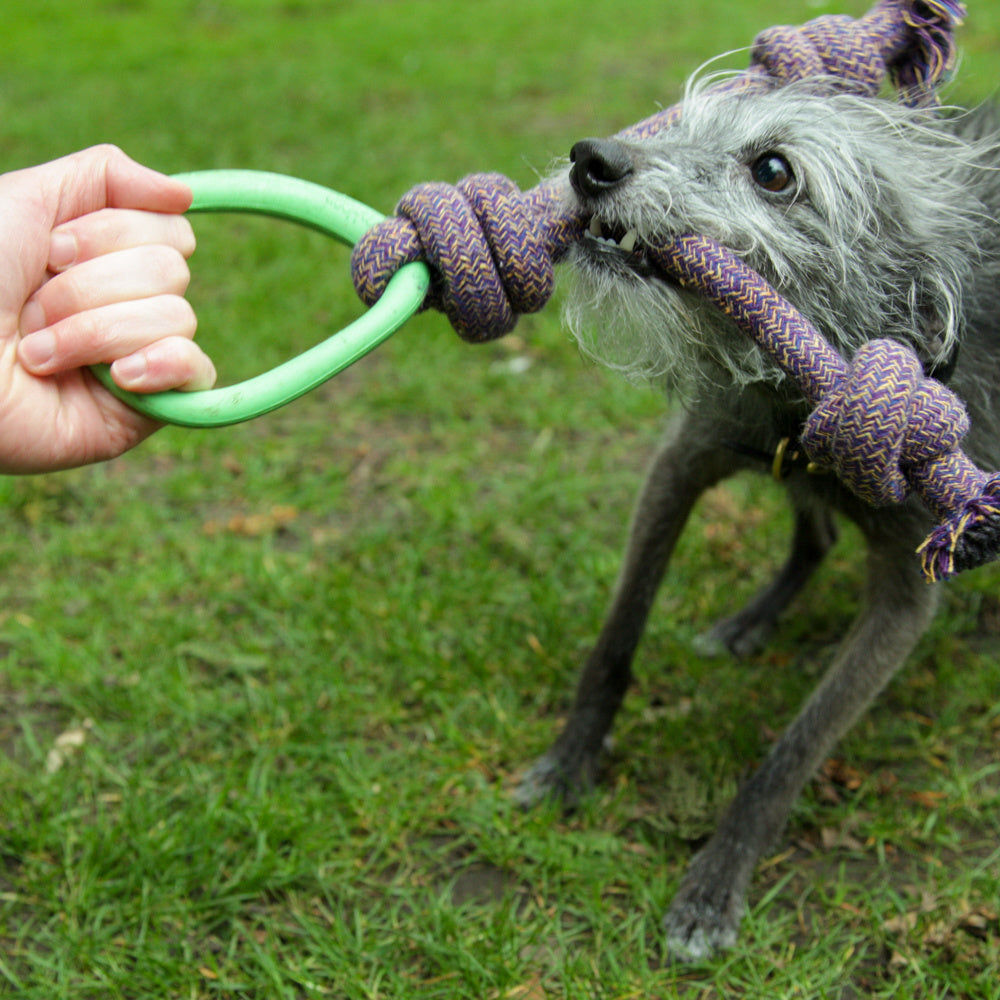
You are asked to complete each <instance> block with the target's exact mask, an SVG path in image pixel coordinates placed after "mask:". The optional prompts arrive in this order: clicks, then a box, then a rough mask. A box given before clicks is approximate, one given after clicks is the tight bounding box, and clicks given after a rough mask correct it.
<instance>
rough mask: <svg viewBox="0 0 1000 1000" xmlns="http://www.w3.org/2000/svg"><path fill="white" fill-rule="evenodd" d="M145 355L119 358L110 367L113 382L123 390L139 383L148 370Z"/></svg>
mask: <svg viewBox="0 0 1000 1000" xmlns="http://www.w3.org/2000/svg"><path fill="white" fill-rule="evenodd" d="M148 367H149V366H148V365H147V364H146V355H145V354H130V355H129V356H128V357H127V358H119V359H118V360H117V361H115V362H114V363H113V364H112V365H111V374H112V375H114V377H115V381H116V382H117V383H118V384H119V385H121V386H122V387H123V388H124V387H126V384H127V385H128V386H134V385H135V384H136V383H137V382H139V381H140V380H141V379H142V377H143V375H145V374H146V371H147V369H148Z"/></svg>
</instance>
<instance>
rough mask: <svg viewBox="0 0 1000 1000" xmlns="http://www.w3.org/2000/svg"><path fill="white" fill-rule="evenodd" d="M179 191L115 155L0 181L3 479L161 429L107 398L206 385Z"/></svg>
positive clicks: (75, 159)
mask: <svg viewBox="0 0 1000 1000" xmlns="http://www.w3.org/2000/svg"><path fill="white" fill-rule="evenodd" d="M190 203H191V192H190V190H189V189H188V188H187V186H186V185H184V184H182V183H180V182H179V181H175V180H173V179H171V178H169V177H166V176H164V175H163V174H159V173H156V172H155V171H152V170H149V169H147V168H146V167H143V166H141V165H139V164H138V163H136V162H135V161H133V160H131V159H129V158H128V157H127V156H125V154H124V153H122V152H121V151H120V150H118V149H116V148H114V147H112V146H98V147H93V148H92V149H88V150H84V151H83V152H80V153H74V154H72V155H71V156H67V157H64V158H62V159H59V160H54V161H52V162H51V163H47V164H43V165H41V166H38V167H31V168H28V169H26V170H19V171H16V172H13V173H9V174H4V175H0V472H41V471H48V470H54V469H62V468H69V467H71V466H75V465H83V464H86V463H88V462H97V461H102V460H104V459H108V458H113V457H114V456H116V455H120V454H121V453H122V452H124V451H126V450H128V449H129V448H131V447H134V446H135V445H136V444H138V443H139V442H140V441H141V440H143V439H144V438H145V437H147V436H148V435H149V434H151V433H152V432H153V431H154V430H155V429H156V428H157V427H158V426H159V425H158V424H157V423H156V422H154V421H152V420H150V419H149V418H147V417H143V416H141V415H139V414H138V413H136V412H135V411H134V410H132V409H131V408H130V407H128V406H127V405H125V404H124V403H122V402H120V401H119V400H117V399H115V398H114V397H113V396H112V395H111V394H110V393H108V392H107V391H106V390H105V389H104V388H103V387H102V386H101V385H100V383H99V382H98V381H97V380H96V379H95V378H94V376H93V375H92V374H91V373H90V372H89V371H88V369H87V366H89V365H92V364H96V363H99V362H105V363H110V364H111V373H112V377H113V378H114V380H115V382H116V383H117V384H118V385H120V386H121V387H122V388H124V389H130V390H132V391H133V392H159V391H161V390H163V389H172V388H177V389H204V388H209V387H210V386H211V385H212V384H213V383H214V381H215V369H214V367H213V365H212V362H211V361H210V360H209V358H208V357H207V356H206V355H205V354H204V353H203V352H202V351H201V349H200V348H199V347H198V346H197V345H196V344H194V343H193V341H192V339H191V338H192V337H193V336H194V331H195V326H196V321H195V316H194V312H193V310H192V309H191V306H190V305H189V303H188V302H187V300H186V299H185V298H184V297H183V296H184V292H185V290H186V289H187V285H188V281H189V277H190V275H189V271H188V267H187V258H188V257H189V256H190V255H191V253H192V252H193V251H194V246H195V240H194V234H193V232H192V230H191V226H190V224H189V223H188V221H187V220H186V219H185V218H184V217H183V216H182V215H181V214H180V213H182V212H184V211H185V210H186V209H187V208H188V207H189V205H190Z"/></svg>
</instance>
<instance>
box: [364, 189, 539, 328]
mask: <svg viewBox="0 0 1000 1000" xmlns="http://www.w3.org/2000/svg"><path fill="white" fill-rule="evenodd" d="M396 213H397V214H396V216H395V217H394V218H390V219H386V220H384V221H383V222H381V223H379V224H378V225H377V226H375V227H374V228H373V229H371V230H369V231H368V232H367V233H366V234H365V235H364V237H363V238H362V239H361V240H360V241H359V242H358V244H357V245H356V246H355V248H354V252H353V253H352V255H351V273H352V277H353V278H354V283H355V287H356V289H357V291H358V294H359V295H360V296H361V298H362V300H363V301H364V302H366V303H367V304H369V305H371V304H372V303H374V302H375V301H377V300H378V298H379V296H381V294H382V292H383V291H384V290H385V286H386V284H388V281H389V279H390V278H391V277H392V275H393V274H394V273H395V272H396V270H397V269H398V268H399V267H401V266H402V265H403V264H406V263H409V262H410V261H413V260H424V261H426V262H427V264H428V265H429V266H430V267H431V270H432V274H433V278H432V282H431V290H430V293H429V295H428V302H427V303H425V305H433V306H435V307H436V308H438V309H440V310H441V311H442V312H444V313H445V314H446V315H447V316H448V319H449V320H450V321H451V324H452V326H453V327H454V328H455V329H456V330H457V331H458V333H459V334H460V335H461V336H462V337H463V338H465V339H466V340H470V341H476V342H482V341H485V340H491V339H493V338H496V337H500V336H502V335H503V334H505V333H509V332H510V331H511V330H512V329H513V328H514V326H515V324H516V323H517V319H518V316H519V315H520V314H521V313H529V312H537V311H538V310H539V309H541V308H542V306H544V305H545V303H546V302H547V301H548V300H549V297H550V296H551V294H552V289H553V285H554V281H555V279H554V271H553V265H552V257H551V254H550V252H549V249H548V246H547V245H546V239H545V235H546V234H545V233H544V232H543V227H542V226H540V225H539V219H538V214H537V212H536V210H535V207H534V206H533V205H532V203H531V202H530V201H529V200H528V199H527V198H526V196H525V195H523V194H522V193H521V191H520V190H519V189H518V187H517V185H516V184H514V182H513V181H511V180H510V179H509V178H507V177H504V176H503V175H502V174H473V175H471V176H469V177H466V178H464V179H463V180H461V181H459V183H458V184H457V185H454V186H453V185H450V184H439V183H434V184H420V185H418V186H417V187H414V188H411V190H410V191H408V192H407V193H406V194H405V195H404V196H403V198H402V199H401V200H400V202H399V204H398V205H397V206H396Z"/></svg>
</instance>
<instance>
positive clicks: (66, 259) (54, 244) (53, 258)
mask: <svg viewBox="0 0 1000 1000" xmlns="http://www.w3.org/2000/svg"><path fill="white" fill-rule="evenodd" d="M76 254H77V248H76V237H75V236H71V235H70V234H69V233H62V232H60V231H59V230H58V229H57V230H56V231H55V232H54V233H53V234H52V237H51V238H50V240H49V267H50V268H51V269H52V270H53V271H63V270H65V269H66V268H67V267H70V266H71V265H72V264H75V263H76Z"/></svg>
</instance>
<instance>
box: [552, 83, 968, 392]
mask: <svg viewBox="0 0 1000 1000" xmlns="http://www.w3.org/2000/svg"><path fill="white" fill-rule="evenodd" d="M984 157H985V154H984V152H983V147H982V144H979V145H977V144H974V143H968V142H965V141H962V140H960V139H959V138H957V137H956V135H955V134H954V130H953V129H951V128H949V127H948V126H947V125H946V124H944V123H942V122H940V121H938V120H936V119H933V118H931V117H929V116H928V115H926V114H925V113H920V112H914V111H913V110H912V109H910V108H906V107H903V106H901V105H898V104H895V103H890V102H886V101H881V100H874V99H871V98H864V97H860V96H856V95H852V94H845V93H842V92H841V93H834V92H831V90H830V88H829V87H826V86H824V85H823V84H822V82H821V81H820V82H813V83H810V84H797V85H791V86H785V87H780V88H777V87H776V88H774V89H771V90H765V91H759V92H754V93H741V94H734V93H732V92H725V91H718V90H712V89H709V88H704V89H698V88H692V89H691V90H690V91H689V93H688V95H687V97H686V99H685V102H684V104H683V110H682V114H681V116H680V119H679V120H678V122H677V123H676V124H674V125H672V126H670V127H668V128H666V129H664V130H663V131H661V132H660V133H658V134H656V135H654V136H653V137H652V138H649V139H643V140H629V139H627V138H614V139H606V140H584V141H582V142H580V143H578V144H577V145H576V146H575V147H574V149H573V153H572V155H571V161H572V162H571V166H570V171H569V177H570V182H571V185H572V189H573V192H574V197H575V199H577V201H578V202H579V203H581V204H582V206H583V207H584V209H585V210H586V211H587V212H588V213H589V214H590V215H591V217H592V222H591V227H590V231H589V234H588V236H587V237H586V238H584V239H583V240H582V241H580V242H579V243H578V244H577V245H576V246H575V247H574V248H573V250H572V253H571V256H570V263H571V265H572V267H571V271H572V272H573V274H574V275H575V284H574V286H573V288H572V289H571V291H570V294H569V295H568V296H567V299H566V301H567V306H566V312H567V315H568V318H569V321H570V325H571V327H572V329H573V330H574V332H575V333H576V334H577V336H578V337H579V338H580V340H581V342H582V343H583V345H584V347H585V348H586V349H587V350H588V351H589V352H590V353H592V354H594V355H595V356H597V357H598V358H599V359H600V360H602V361H604V362H605V363H608V364H611V365H613V366H614V367H619V368H622V369H624V370H626V371H627V372H629V373H631V374H636V375H642V376H653V377H657V376H665V377H667V379H668V381H670V382H671V383H673V384H675V385H680V386H682V387H683V386H685V385H690V384H691V382H692V380H693V381H694V382H698V381H699V380H704V379H706V378H709V379H712V380H713V381H715V382H728V383H737V384H747V383H750V382H760V381H763V382H771V383H774V384H777V383H779V382H781V381H782V379H783V376H782V374H781V372H780V371H779V370H778V369H777V367H776V366H775V365H774V363H773V362H772V361H771V360H770V359H769V358H767V357H766V356H765V355H764V354H763V353H762V352H761V351H760V350H759V349H758V348H757V347H756V346H755V345H754V344H753V343H752V342H751V341H750V340H749V339H748V338H746V337H745V336H743V335H741V334H740V333H739V332H738V331H737V330H736V329H735V327H734V326H733V325H732V323H731V322H730V321H729V320H728V319H727V318H726V317H725V316H724V315H723V314H722V313H720V312H719V311H718V310H717V309H716V308H715V307H713V306H711V305H710V304H708V303H706V302H704V301H703V300H701V299H699V298H698V297H697V296H695V295H693V294H691V293H689V292H686V291H684V290H682V289H681V288H680V287H679V286H678V285H677V284H676V283H675V282H674V281H673V280H672V279H671V278H670V277H669V275H668V274H666V273H664V272H663V270H661V269H660V268H659V267H658V265H657V257H656V253H655V247H656V246H657V245H663V244H665V243H668V242H670V241H671V240H672V239H673V238H675V237H677V236H680V235H684V234H687V233H695V234H700V235H705V236H710V237H712V238H713V239H715V240H718V241H719V242H721V243H724V244H725V245H726V246H728V247H730V248H731V249H732V250H734V251H735V252H736V253H737V254H739V255H740V256H741V257H742V258H743V259H744V260H745V261H746V262H747V263H749V264H750V265H751V266H752V267H753V268H754V269H755V270H756V271H757V272H758V273H760V274H761V275H762V276H763V277H764V278H765V279H767V280H768V281H769V282H770V283H771V284H772V285H773V286H774V287H775V288H776V289H777V290H778V291H779V292H780V293H781V294H782V295H784V296H785V297H786V298H787V299H789V300H790V301H791V302H792V303H793V304H794V305H795V306H797V307H798V308H799V309H800V310H801V311H802V312H803V313H804V314H805V315H806V316H807V317H808V318H809V319H810V320H811V321H812V322H813V323H814V324H815V325H816V326H817V327H818V328H819V329H820V331H821V332H822V333H823V334H824V335H825V336H826V337H827V338H828V339H829V340H830V342H831V343H832V344H834V345H835V346H836V347H838V349H840V350H841V351H842V352H843V353H845V354H846V355H850V354H852V353H853V351H854V350H855V349H856V348H857V346H858V345H859V344H860V343H862V342H864V341H866V340H869V339H872V338H874V337H879V336H891V337H896V338H898V339H900V340H903V341H905V342H907V343H909V344H910V345H912V346H913V347H914V348H915V349H916V350H917V351H918V353H919V354H920V355H921V356H922V357H925V358H926V359H927V361H928V362H930V363H934V362H935V361H937V360H940V359H941V358H943V357H945V356H947V355H948V354H949V352H950V350H951V348H952V345H953V342H954V340H955V338H956V337H957V335H958V332H959V329H960V326H961V301H962V288H963V285H964V284H965V283H966V281H967V279H968V275H969V273H970V271H971V268H972V266H973V264H974V261H975V259H976V256H977V254H978V243H979V234H980V231H981V226H982V224H983V222H982V220H983V218H984V216H985V214H986V213H985V211H984V208H983V205H982V204H981V202H980V199H979V198H978V197H977V184H976V183H975V178H976V175H977V173H979V174H981V173H982V171H983V162H984Z"/></svg>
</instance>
